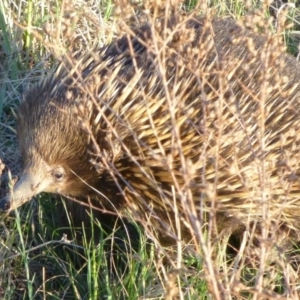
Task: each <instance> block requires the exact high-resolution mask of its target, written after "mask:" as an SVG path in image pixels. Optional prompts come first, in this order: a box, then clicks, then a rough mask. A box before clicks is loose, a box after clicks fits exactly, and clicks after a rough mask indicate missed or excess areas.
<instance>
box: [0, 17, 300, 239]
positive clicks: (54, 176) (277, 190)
mask: <svg viewBox="0 0 300 300" xmlns="http://www.w3.org/2000/svg"><path fill="white" fill-rule="evenodd" d="M164 24H165V23H164V22H162V23H161V27H159V25H158V27H157V31H155V30H154V27H151V26H147V25H146V26H144V27H141V28H139V29H136V30H134V31H133V32H131V33H130V34H128V35H126V36H124V37H123V38H121V39H119V40H117V41H115V42H114V43H112V44H111V45H109V46H107V47H104V48H101V49H100V50H94V51H93V52H91V53H88V54H87V55H85V56H82V57H80V58H76V59H73V60H72V59H70V60H69V61H68V62H66V61H65V62H63V63H61V64H60V65H59V66H58V68H57V70H56V71H55V72H54V73H53V74H52V75H50V76H49V77H48V78H46V79H45V80H43V81H42V82H40V83H39V84H37V85H36V86H34V87H33V88H32V89H30V90H29V91H28V92H27V93H26V94H25V96H24V100H23V101H22V103H21V105H20V108H19V114H18V122H17V123H18V124H17V133H18V139H19V145H20V149H21V155H22V158H23V161H24V171H23V174H22V175H21V177H20V180H19V182H18V183H17V184H16V185H15V187H14V190H13V192H12V194H11V195H9V196H8V197H7V198H6V199H5V200H3V201H2V202H1V205H2V208H3V209H9V208H10V209H13V208H15V207H18V206H20V205H21V204H22V203H24V202H26V201H28V200H29V199H30V198H32V197H33V196H34V195H36V194H38V193H40V192H49V193H58V194H62V195H66V196H71V197H74V198H79V199H85V201H87V200H88V199H92V201H93V202H92V203H93V205H94V206H95V207H99V208H102V207H103V208H105V209H118V210H127V209H128V210H129V211H131V213H132V214H133V215H134V216H135V217H137V218H138V219H140V220H144V223H147V222H148V224H151V225H153V226H155V227H156V228H157V229H158V231H160V232H161V233H163V234H165V236H172V230H173V231H174V228H176V225H174V224H175V222H174V220H175V219H176V218H178V219H180V220H182V221H183V222H182V225H181V228H182V229H183V234H184V235H186V236H187V237H190V236H191V234H190V233H191V232H192V230H193V228H189V226H188V225H186V224H192V223H193V219H197V218H198V220H200V221H201V222H203V220H202V219H201V214H203V213H204V212H208V211H209V210H210V209H211V210H212V211H215V212H216V215H217V223H218V225H219V226H218V227H219V229H223V228H224V227H225V229H226V226H228V227H229V226H232V228H230V229H232V230H234V229H235V228H234V227H235V226H239V225H238V224H242V223H245V222H249V221H262V220H264V219H265V218H266V216H268V217H269V218H270V219H271V220H275V221H276V220H282V221H283V222H285V223H286V225H288V226H289V227H291V228H296V227H297V226H298V227H299V224H300V222H298V221H299V218H300V209H299V200H300V193H299V188H300V186H299V177H298V176H299V144H300V139H298V137H299V134H298V133H299V131H300V118H299V110H300V101H299V84H298V81H299V79H300V67H299V65H298V62H297V61H296V60H295V59H294V58H292V57H290V56H289V55H287V54H284V50H283V49H282V47H281V45H280V43H276V42H275V39H274V38H267V37H264V36H258V35H256V34H251V33H249V31H247V30H245V29H243V27H240V26H238V25H237V24H236V23H235V22H233V21H231V20H228V19H221V20H214V21H213V22H212V23H210V22H209V21H208V20H205V19H187V20H183V21H182V20H181V21H180V22H174V21H173V22H170V24H169V25H168V26H169V27H168V28H164V26H163V25H164ZM81 209H84V207H83V208H81ZM266 210H267V211H266ZM189 212H190V213H189ZM184 220H185V221H184ZM231 220H232V222H231ZM237 220H238V221H237ZM264 221H265V220H264ZM170 224H171V225H172V226H169V225H170ZM222 224H224V225H222ZM228 224H231V225H228ZM232 224H234V225H232ZM168 229H169V230H168Z"/></svg>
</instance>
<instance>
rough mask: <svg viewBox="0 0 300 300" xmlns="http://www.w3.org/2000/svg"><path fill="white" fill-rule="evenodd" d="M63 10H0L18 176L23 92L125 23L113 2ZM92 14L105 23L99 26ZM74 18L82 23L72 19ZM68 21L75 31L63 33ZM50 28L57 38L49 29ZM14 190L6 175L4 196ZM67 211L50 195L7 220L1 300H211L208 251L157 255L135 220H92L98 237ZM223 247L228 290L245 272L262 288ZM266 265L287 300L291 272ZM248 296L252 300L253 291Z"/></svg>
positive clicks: (5, 126)
mask: <svg viewBox="0 0 300 300" xmlns="http://www.w3.org/2000/svg"><path fill="white" fill-rule="evenodd" d="M61 3H62V2H61V1H52V2H51V4H52V5H51V7H50V5H48V4H46V1H39V2H38V1H37V0H27V1H12V0H3V1H1V2H0V74H1V76H0V115H1V123H0V140H1V142H0V150H1V155H3V157H2V158H3V161H4V162H5V164H6V165H7V167H8V168H10V169H11V170H12V173H13V175H14V176H16V175H18V171H19V169H20V165H19V161H18V152H17V150H16V148H17V146H16V140H15V134H14V131H13V127H14V111H15V110H16V107H17V104H18V102H19V100H20V98H21V93H22V91H23V90H24V89H26V88H27V87H28V86H30V85H31V84H32V83H34V82H36V81H38V80H39V79H40V78H41V77H42V76H44V74H45V73H47V72H49V69H51V67H52V65H53V62H54V61H55V60H56V59H57V58H61V57H62V55H63V54H64V53H65V51H69V50H75V51H77V50H79V51H83V50H85V49H87V48H89V47H93V46H95V45H103V44H105V43H107V42H109V41H111V40H113V38H114V37H115V35H116V32H117V29H116V28H117V26H116V20H117V19H118V18H120V16H115V15H114V4H113V1H100V0H99V1H98V2H96V5H93V6H91V3H92V1H88V2H87V4H86V6H85V7H82V6H81V5H79V6H76V5H75V6H72V5H71V4H70V6H68V7H63V6H62V5H61ZM74 3H75V4H76V1H74ZM259 3H260V1H253V2H252V4H253V5H252V7H259ZM197 4H199V3H198V1H196V0H189V1H185V5H186V9H187V10H192V9H194V8H196V9H198V10H199V13H201V12H202V9H203V8H201V7H200V6H197ZM211 7H213V9H214V10H215V11H216V13H217V14H219V15H226V16H234V17H235V18H237V19H240V18H241V17H242V16H243V15H245V14H246V13H247V8H246V6H245V5H244V2H243V1H221V0H219V1H217V0H215V1H212V2H211ZM85 9H86V10H89V9H90V13H92V12H93V13H94V15H93V17H98V19H97V20H98V22H99V24H98V25H95V20H94V19H93V18H92V17H91V14H90V15H88V14H87V12H86V11H85ZM66 11H68V12H74V13H76V14H77V18H69V19H68V18H67V17H66ZM265 14H266V15H267V14H268V13H267V12H265ZM70 15H72V14H70ZM298 15H299V10H294V11H291V12H290V18H291V19H292V20H295V19H296V17H297V16H298ZM67 20H69V21H70V24H71V25H70V27H71V28H72V29H73V31H71V32H65V31H64V30H63V25H64V22H65V21H67ZM46 25H47V26H48V28H49V30H43V29H44V28H45V27H46ZM297 26H298V25H297ZM57 28H60V29H61V30H60V31H57V30H56V29H57ZM295 28H296V29H294V30H292V31H291V32H290V33H288V35H287V43H288V45H289V49H290V51H291V52H292V53H295V51H296V49H297V46H295V38H294V36H295V33H296V34H299V32H298V27H295ZM52 29H53V30H52ZM293 33H294V35H293ZM75 38H76V39H75ZM290 43H291V45H290ZM7 186H8V182H7V178H6V173H3V176H2V185H1V188H2V190H1V197H3V196H4V194H5V187H7ZM62 203H63V202H61V201H60V200H57V199H53V197H51V196H48V195H42V196H40V197H38V199H34V200H33V201H32V202H31V203H27V204H26V205H24V206H23V207H21V208H20V209H19V210H17V211H16V212H15V213H12V214H11V215H9V216H2V217H1V222H0V261H1V264H0V298H1V299H3V300H10V299H30V300H32V299H89V300H98V299H108V300H115V299H130V300H135V299H136V300H138V299H139V300H140V299H167V300H170V299H175V298H172V297H173V296H172V293H173V292H175V294H176V295H179V299H195V300H196V299H212V297H211V296H210V295H209V291H211V290H210V289H211V287H208V286H207V284H206V281H205V278H206V277H205V276H206V275H207V274H206V268H207V266H206V265H205V262H204V260H203V252H202V251H201V250H199V249H198V250H199V251H194V252H192V253H193V255H191V254H190V253H188V254H182V255H179V254H178V253H179V251H177V249H175V250H174V249H161V248H159V247H156V246H155V244H154V243H152V242H150V241H149V240H147V238H146V235H145V233H144V232H143V230H142V228H141V227H140V225H138V224H136V223H134V222H133V223H132V224H131V225H130V228H129V231H131V230H132V231H133V232H134V233H133V235H132V234H128V232H127V231H126V230H125V229H124V228H112V229H111V230H110V231H109V230H107V228H104V227H103V226H102V225H101V223H99V222H97V220H95V219H94V218H93V217H92V216H91V224H90V225H92V230H89V229H87V228H86V227H85V226H86V225H84V226H83V228H82V227H76V228H75V227H73V225H72V220H71V218H69V219H68V218H67V219H66V220H68V222H66V223H65V226H64V227H61V225H60V218H62V216H61V214H64V215H65V214H66V215H67V212H66V211H65V210H66V207H65V206H63V205H62ZM64 233H67V236H64V235H63V234H64ZM75 233H76V234H75ZM216 248H217V249H218V254H217V255H215V258H216V259H215V265H214V267H215V268H216V269H217V268H219V267H220V266H221V267H220V269H222V271H223V275H224V277H223V279H224V281H225V283H224V282H223V284H224V285H225V286H227V287H228V289H230V287H231V286H233V285H232V283H230V282H226V280H228V278H230V279H232V280H234V279H235V278H238V277H235V275H236V274H237V273H243V276H242V277H243V282H242V284H244V285H248V286H251V285H252V284H253V283H254V282H255V279H256V277H257V272H258V271H257V269H255V268H254V269H251V268H249V269H248V267H244V268H243V267H242V266H238V267H234V263H235V261H234V259H232V261H229V259H228V257H226V253H225V252H226V251H225V250H226V242H224V243H220V244H219V246H218V247H216ZM166 261H167V262H168V263H165V262H166ZM283 261H284V260H283ZM230 264H231V265H230ZM245 264H246V263H245ZM228 265H230V267H228ZM178 266H179V270H177V269H178ZM266 266H267V267H268V268H269V269H268V270H271V271H272V272H273V273H270V274H271V275H270V276H271V277H272V278H271V279H270V282H271V281H272V282H274V290H276V291H277V294H278V295H280V294H282V293H284V291H285V290H284V284H282V282H283V279H282V278H283V276H282V273H283V272H287V270H286V269H284V267H283V270H275V271H274V269H272V266H268V265H267V263H266ZM289 270H290V269H289ZM290 271H291V270H290ZM297 271H298V270H297V269H296V271H295V272H297ZM226 272H227V273H226ZM291 272H292V271H291ZM236 276H237V275H236ZM267 276H268V275H266V277H267ZM286 277H287V275H285V278H286ZM291 277H292V276H291ZM274 278H275V279H274ZM293 278H294V277H293ZM291 280H292V279H291ZM236 286H238V285H236ZM292 288H294V290H293V291H294V292H295V291H296V290H297V281H296V283H295V284H294V285H292V283H291V289H292ZM294 295H296V292H295V294H294ZM244 297H245V299H251V296H249V295H248V294H246V293H245V294H244ZM224 299H225V298H224ZM256 299H258V296H257V298H256Z"/></svg>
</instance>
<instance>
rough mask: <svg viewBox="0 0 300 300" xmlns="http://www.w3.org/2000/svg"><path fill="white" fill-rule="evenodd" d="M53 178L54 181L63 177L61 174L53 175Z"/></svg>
mask: <svg viewBox="0 0 300 300" xmlns="http://www.w3.org/2000/svg"><path fill="white" fill-rule="evenodd" d="M54 176H55V178H56V179H61V178H62V177H63V173H55V174H54Z"/></svg>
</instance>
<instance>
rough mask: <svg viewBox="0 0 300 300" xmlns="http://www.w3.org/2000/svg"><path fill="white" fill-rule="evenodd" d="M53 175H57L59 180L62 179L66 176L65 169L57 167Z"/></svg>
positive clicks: (56, 177)
mask: <svg viewBox="0 0 300 300" xmlns="http://www.w3.org/2000/svg"><path fill="white" fill-rule="evenodd" d="M52 176H53V177H55V179H56V180H57V181H61V180H62V179H63V177H64V171H63V169H62V168H57V169H56V170H53V172H52Z"/></svg>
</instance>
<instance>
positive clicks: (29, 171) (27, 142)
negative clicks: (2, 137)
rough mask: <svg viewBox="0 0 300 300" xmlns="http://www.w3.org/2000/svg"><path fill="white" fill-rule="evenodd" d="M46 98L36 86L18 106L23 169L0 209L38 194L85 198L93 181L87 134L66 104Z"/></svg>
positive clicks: (23, 201) (15, 205)
mask: <svg viewBox="0 0 300 300" xmlns="http://www.w3.org/2000/svg"><path fill="white" fill-rule="evenodd" d="M48 95H49V91H47V89H46V87H44V90H43V89H42V90H40V89H39V88H38V86H37V87H36V88H35V89H33V90H31V91H30V93H29V94H27V95H25V99H24V101H23V102H22V103H21V105H20V107H19V114H18V120H17V136H18V140H19V148H20V152H21V157H22V160H23V163H24V169H23V172H22V174H21V176H20V179H19V181H18V182H17V183H16V184H15V186H14V188H13V190H12V192H11V193H10V195H8V196H6V197H5V198H4V199H3V200H1V201H0V209H1V210H4V211H7V210H13V209H15V208H17V207H19V206H21V205H22V204H23V203H25V202H27V201H28V200H30V199H31V198H32V197H33V196H35V195H37V194H39V193H41V192H48V193H56V194H61V195H68V196H72V197H79V196H86V195H88V194H89V192H88V191H89V190H91V188H90V186H93V183H94V182H95V181H96V177H97V173H96V171H95V170H94V168H93V166H92V165H91V164H90V163H89V158H88V154H87V134H86V133H85V132H83V131H82V130H81V129H80V128H79V126H78V125H77V124H76V118H75V117H74V116H73V115H72V113H71V108H70V105H66V103H65V101H64V100H62V99H55V98H54V99H49V96H48ZM47 97H48V98H47ZM59 106H60V107H59Z"/></svg>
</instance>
